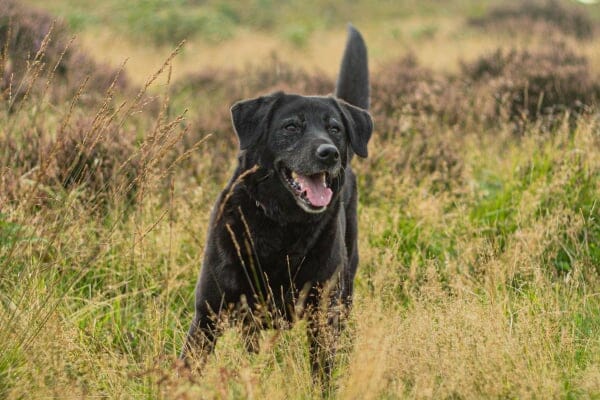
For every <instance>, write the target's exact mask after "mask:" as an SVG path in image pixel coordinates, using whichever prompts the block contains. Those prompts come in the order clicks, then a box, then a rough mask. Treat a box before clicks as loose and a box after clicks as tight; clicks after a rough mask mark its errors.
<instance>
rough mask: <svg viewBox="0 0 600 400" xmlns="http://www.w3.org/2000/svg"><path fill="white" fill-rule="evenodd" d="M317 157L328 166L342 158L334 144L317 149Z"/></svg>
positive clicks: (320, 146)
mask: <svg viewBox="0 0 600 400" xmlns="http://www.w3.org/2000/svg"><path fill="white" fill-rule="evenodd" d="M317 157H319V159H320V160H321V161H323V162H325V163H327V164H333V163H334V162H336V161H337V160H338V158H340V152H339V151H338V149H337V147H335V146H334V145H332V144H321V145H319V147H317Z"/></svg>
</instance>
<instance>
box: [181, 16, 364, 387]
mask: <svg viewBox="0 0 600 400" xmlns="http://www.w3.org/2000/svg"><path fill="white" fill-rule="evenodd" d="M368 106H369V80H368V68H367V52H366V46H365V44H364V41H363V39H362V37H361V36H360V34H359V33H358V31H356V30H355V29H354V28H352V27H350V29H349V37H348V42H347V44H346V50H345V53H344V58H343V60H342V65H341V70H340V76H339V78H338V83H337V88H336V97H312V96H311V97H305V96H300V95H292V94H284V93H282V92H278V93H274V94H271V95H268V96H263V97H258V98H255V99H250V100H244V101H241V102H239V103H236V104H235V105H234V106H233V107H232V109H231V115H232V120H233V126H234V128H235V131H236V133H237V135H238V137H239V142H240V154H239V165H238V167H237V169H236V171H235V173H234V175H233V177H232V178H231V181H230V182H229V184H228V185H227V187H226V188H225V190H224V191H223V192H222V193H221V195H220V196H219V199H218V200H217V203H216V205H215V208H214V210H213V214H212V218H211V225H210V227H209V231H208V239H207V244H206V250H205V254H204V262H203V265H202V270H201V273H200V278H199V280H198V284H197V286H196V314H195V317H194V320H193V322H192V324H191V327H190V330H189V333H188V337H187V340H186V343H185V345H184V348H183V351H182V358H183V359H184V360H187V358H188V357H189V353H196V354H197V355H199V356H201V357H203V356H204V355H206V354H207V353H209V352H210V351H212V349H213V347H214V344H215V341H216V339H217V336H218V333H219V320H220V319H221V318H222V317H223V316H224V314H225V311H227V312H228V313H227V314H228V315H229V316H233V317H234V318H235V319H237V320H241V321H242V322H243V324H244V325H245V326H246V327H247V328H248V332H255V329H258V328H263V327H282V326H283V325H285V324H286V323H287V322H293V321H294V320H295V319H296V318H297V317H299V316H300V315H301V314H302V313H304V314H305V315H306V317H307V320H308V326H309V338H310V342H311V362H312V367H313V372H314V374H315V375H320V376H321V377H322V378H324V379H325V380H327V379H328V377H329V375H330V373H331V368H332V362H333V361H332V360H333V355H334V351H335V338H336V336H337V332H338V326H339V324H340V317H343V315H344V313H345V311H347V309H348V307H349V306H350V305H351V302H352V285H353V280H354V275H355V273H356V267H357V264H358V248H357V215H356V207H357V188H356V177H355V175H354V173H353V172H352V169H351V167H350V160H351V158H352V155H353V154H354V153H355V154H357V155H359V156H360V157H366V156H367V142H368V141H369V138H370V136H371V132H372V128H373V125H372V120H371V117H370V116H369V114H368V112H367V111H366V109H367V108H368ZM321 316H324V318H321ZM250 343H252V341H250ZM249 347H252V345H251V346H249Z"/></svg>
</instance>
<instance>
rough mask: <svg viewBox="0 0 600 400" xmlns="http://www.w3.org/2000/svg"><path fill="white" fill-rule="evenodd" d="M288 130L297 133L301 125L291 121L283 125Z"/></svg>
mask: <svg viewBox="0 0 600 400" xmlns="http://www.w3.org/2000/svg"><path fill="white" fill-rule="evenodd" d="M283 129H285V130H286V131H288V132H291V133H296V132H299V131H300V127H299V126H298V124H296V123H295V122H291V123H289V124H287V125H285V126H284V127H283Z"/></svg>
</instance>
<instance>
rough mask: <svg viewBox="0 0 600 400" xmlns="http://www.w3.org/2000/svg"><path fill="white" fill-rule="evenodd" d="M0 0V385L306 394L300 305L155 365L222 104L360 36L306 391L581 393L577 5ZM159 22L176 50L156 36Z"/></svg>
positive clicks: (282, 79) (181, 282)
mask: <svg viewBox="0 0 600 400" xmlns="http://www.w3.org/2000/svg"><path fill="white" fill-rule="evenodd" d="M122 4H124V3H122V2H120V1H117V0H106V1H104V2H92V1H89V0H85V1H75V0H54V1H51V2H49V1H40V0H26V1H13V0H0V343H1V346H0V398H6V399H37V398H61V399H62V398H111V399H112V398H124V399H129V398H149V399H154V398H167V399H195V398H206V399H212V398H217V399H230V398H231V399H238V398H250V399H263V398H269V399H280V398H290V399H300V398H302V399H304V398H321V397H322V396H323V394H322V391H321V389H320V388H319V387H317V386H316V385H314V384H313V382H312V379H311V374H310V366H309V361H308V348H307V343H306V338H305V332H304V323H303V322H300V323H299V324H298V325H296V326H295V327H294V328H293V329H291V330H289V331H265V332H263V333H262V335H261V340H260V346H261V349H260V352H259V353H258V354H248V353H247V352H246V351H245V349H244V340H245V338H244V335H243V333H242V331H241V329H240V328H239V327H236V326H233V327H231V328H230V329H228V330H227V332H226V334H225V335H224V337H223V338H222V340H220V341H219V343H218V346H217V349H216V352H215V354H214V355H213V356H211V357H210V359H209V361H208V363H207V365H206V367H205V370H204V373H203V375H202V376H200V375H197V374H189V373H186V372H185V371H180V372H179V373H178V372H177V371H178V366H179V364H178V362H177V354H178V352H179V350H180V349H181V346H182V342H183V339H184V337H185V333H186V330H187V328H188V324H189V322H190V320H191V317H192V313H193V290H194V285H195V281H196V277H197V274H198V271H199V268H200V262H201V259H202V254H203V247H204V240H205V234H206V228H207V223H208V218H209V214H210V210H211V208H212V205H213V202H214V200H215V198H216V196H217V195H218V193H219V192H220V190H221V189H222V188H223V186H224V185H225V183H226V182H227V179H228V178H229V176H230V174H231V172H232V171H233V168H234V166H235V157H236V152H237V141H236V138H235V134H234V133H233V131H232V128H231V126H230V120H229V107H230V105H231V104H232V103H233V102H235V101H236V100H240V99H243V98H247V97H252V96H256V95H258V94H262V93H268V92H270V91H274V90H277V89H284V90H286V91H291V92H300V93H306V94H314V93H320V94H327V93H331V92H332V90H333V86H334V82H335V74H336V71H337V68H338V64H339V60H340V58H341V53H342V50H343V45H344V41H345V25H346V23H347V22H348V21H352V22H353V23H354V25H356V26H357V27H358V28H359V29H360V30H361V31H362V32H363V33H364V36H365V39H366V41H367V45H368V46H369V50H370V57H371V58H370V62H371V67H372V68H371V78H372V102H371V103H372V110H371V112H372V115H373V118H374V121H375V132H374V134H373V138H372V140H371V142H370V144H369V153H370V157H369V158H368V159H365V160H358V159H355V160H354V161H353V163H354V167H355V170H356V171H357V173H358V175H359V192H360V200H359V224H360V228H359V233H360V235H359V248H360V257H361V261H360V266H359V272H358V276H357V279H356V283H355V287H356V298H355V303H354V308H353V310H352V314H351V317H350V326H349V329H348V330H347V332H346V333H345V335H344V337H343V338H342V351H340V352H339V355H338V363H337V367H336V371H335V391H334V392H333V393H332V394H330V397H331V398H340V399H395V398H411V399H412V398H434V399H438V398H447V399H473V398H474V399H478V398H566V399H579V398H583V399H588V398H591V399H600V204H599V203H600V201H599V200H600V109H599V106H600V40H599V38H600V5H599V4H595V5H582V4H577V3H576V2H571V1H566V0H565V1H513V2H501V1H490V2H480V1H474V0H469V1H458V0H456V1H455V0H452V1H448V2H444V3H443V4H444V5H443V6H440V2H437V1H434V0H425V1H416V0H414V1H413V0H411V1H405V2H401V3H400V2H394V1H381V2H376V3H375V2H367V1H363V0H358V1H354V2H343V1H329V0H328V1H316V0H308V1H299V0H289V1H286V2H275V1H270V0H239V1H234V2H223V1H217V0H208V1H194V0H173V1H170V2H164V1H159V0H135V1H130V2H128V6H123V5H122ZM184 39H185V43H183V42H182V41H183V40H184Z"/></svg>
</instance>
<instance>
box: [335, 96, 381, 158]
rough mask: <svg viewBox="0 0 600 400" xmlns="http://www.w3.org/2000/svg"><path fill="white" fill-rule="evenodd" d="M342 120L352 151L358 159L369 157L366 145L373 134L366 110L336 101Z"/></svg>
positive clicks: (370, 120) (369, 116)
mask: <svg viewBox="0 0 600 400" xmlns="http://www.w3.org/2000/svg"><path fill="white" fill-rule="evenodd" d="M336 102H337V104H338V105H339V107H340V110H341V112H342V117H343V118H344V125H345V126H346V132H347V133H348V138H349V139H350V145H351V146H352V150H353V151H354V152H355V153H356V154H357V155H358V156H360V157H363V158H366V157H367V156H368V155H369V152H368V150H367V144H368V143H369V139H370V138H371V133H373V119H372V118H371V115H370V114H369V112H368V111H367V110H363V109H362V108H358V107H355V106H353V105H352V104H348V103H346V102H345V101H343V100H339V99H338V100H336Z"/></svg>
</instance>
